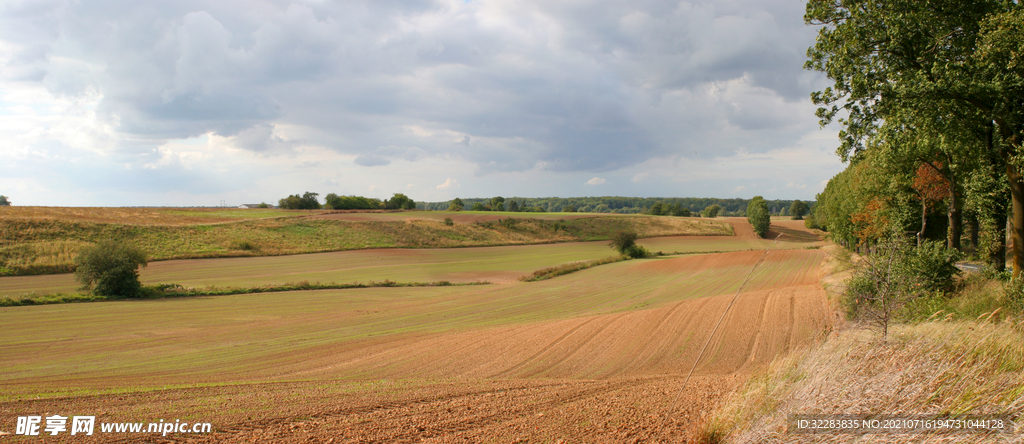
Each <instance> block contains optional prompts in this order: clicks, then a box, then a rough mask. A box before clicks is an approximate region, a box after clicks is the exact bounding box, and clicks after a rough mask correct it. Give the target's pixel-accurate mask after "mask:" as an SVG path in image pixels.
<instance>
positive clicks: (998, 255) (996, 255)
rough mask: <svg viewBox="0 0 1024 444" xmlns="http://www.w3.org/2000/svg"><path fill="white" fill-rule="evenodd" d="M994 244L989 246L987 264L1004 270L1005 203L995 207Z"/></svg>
mask: <svg viewBox="0 0 1024 444" xmlns="http://www.w3.org/2000/svg"><path fill="white" fill-rule="evenodd" d="M995 219H996V223H995V227H994V229H995V230H996V232H995V234H994V238H995V241H996V244H995V245H990V246H989V251H988V264H989V266H991V267H992V268H993V269H995V270H996V271H1004V270H1006V221H1007V217H1006V204H1003V205H1000V206H999V207H997V208H996V217H995Z"/></svg>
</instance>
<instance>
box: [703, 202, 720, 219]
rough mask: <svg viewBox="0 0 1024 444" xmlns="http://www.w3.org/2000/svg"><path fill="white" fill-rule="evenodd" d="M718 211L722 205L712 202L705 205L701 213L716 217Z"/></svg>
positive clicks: (705, 215)
mask: <svg viewBox="0 0 1024 444" xmlns="http://www.w3.org/2000/svg"><path fill="white" fill-rule="evenodd" d="M719 211H722V207H721V206H719V205H718V204H714V205H710V206H707V207H705V208H704V211H701V215H702V216H704V217H718V212H719Z"/></svg>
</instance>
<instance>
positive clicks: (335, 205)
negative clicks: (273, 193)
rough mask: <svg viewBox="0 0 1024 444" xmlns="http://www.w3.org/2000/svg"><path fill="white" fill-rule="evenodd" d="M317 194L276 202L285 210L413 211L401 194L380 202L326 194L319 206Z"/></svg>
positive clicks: (308, 193)
mask: <svg viewBox="0 0 1024 444" xmlns="http://www.w3.org/2000/svg"><path fill="white" fill-rule="evenodd" d="M317 196H319V194H318V193H312V192H309V191H307V192H305V193H303V194H302V195H301V196H300V195H298V194H292V195H291V196H288V197H286V198H283V199H281V200H279V201H278V206H279V207H281V208H284V209H287V210H319V209H325V210H414V209H416V202H414V201H413V200H412V199H410V198H409V196H406V195H405V194H402V193H395V195H394V196H392V197H391V199H386V200H383V201H382V200H380V199H375V198H367V197H363V196H339V195H337V194H334V193H330V194H328V195H327V196H326V197H325V198H324V203H323V204H322V205H321V204H320V200H319V199H318V198H317Z"/></svg>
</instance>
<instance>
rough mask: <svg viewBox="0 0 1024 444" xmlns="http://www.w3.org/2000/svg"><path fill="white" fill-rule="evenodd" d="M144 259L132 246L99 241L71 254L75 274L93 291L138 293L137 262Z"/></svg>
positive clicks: (135, 294)
mask: <svg viewBox="0 0 1024 444" xmlns="http://www.w3.org/2000/svg"><path fill="white" fill-rule="evenodd" d="M146 262H147V261H146V254H145V253H143V252H142V251H141V250H139V249H138V248H136V247H134V246H131V245H126V244H124V243H121V242H115V241H111V240H107V241H102V242H100V243H98V244H96V245H95V246H93V247H90V248H86V249H84V250H82V252H81V253H79V254H78V257H76V258H75V266H76V268H75V277H76V278H77V279H78V281H79V282H81V283H82V287H83V289H86V290H89V289H91V290H92V293H93V294H96V295H100V296H122V297H139V296H141V294H142V284H141V283H139V266H143V267H145V266H146Z"/></svg>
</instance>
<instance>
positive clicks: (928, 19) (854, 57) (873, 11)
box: [805, 0, 1024, 276]
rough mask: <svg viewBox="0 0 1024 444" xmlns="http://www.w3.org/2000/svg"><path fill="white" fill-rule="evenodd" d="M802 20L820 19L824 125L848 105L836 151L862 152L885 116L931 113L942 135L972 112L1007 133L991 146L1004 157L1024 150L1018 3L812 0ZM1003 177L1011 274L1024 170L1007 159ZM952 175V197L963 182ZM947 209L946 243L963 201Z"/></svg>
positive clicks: (815, 50) (1022, 225)
mask: <svg viewBox="0 0 1024 444" xmlns="http://www.w3.org/2000/svg"><path fill="white" fill-rule="evenodd" d="M805 21H806V22H807V23H809V24H817V25H822V26H823V27H822V29H821V30H819V33H818V38H817V41H816V43H815V45H814V46H813V47H812V48H811V49H809V50H808V56H809V57H810V60H809V61H808V62H807V65H806V66H807V67H808V68H811V69H815V70H819V71H822V72H824V73H826V75H828V77H829V78H830V79H832V80H833V81H834V83H833V85H832V86H830V87H828V88H826V89H825V90H823V91H819V92H816V93H814V94H812V100H813V101H814V102H815V103H816V104H818V105H822V107H821V108H819V109H818V111H817V115H818V117H819V118H820V119H821V122H822V124H827V123H830V122H832V121H833V120H835V119H836V116H837V115H839V114H840V112H845V113H846V117H845V118H842V119H839V123H840V124H841V125H842V127H843V129H842V131H841V132H840V139H841V141H842V144H841V146H840V148H839V150H838V154H839V155H840V156H841V157H842V158H843V160H844V161H845V160H848V159H850V158H852V157H856V156H857V154H858V153H859V152H860V151H862V150H864V148H865V145H864V142H865V141H866V140H868V139H870V138H871V137H872V136H873V135H874V134H875V133H877V132H878V129H879V127H880V125H882V124H883V123H882V122H884V124H885V125H889V124H890V123H891V122H899V121H901V120H903V121H909V122H913V123H914V124H916V125H920V124H921V123H922V122H927V121H929V120H932V121H936V122H939V128H940V129H943V131H940V132H939V133H938V134H945V131H944V127H945V126H947V125H950V124H951V123H952V122H954V121H955V120H956V119H961V120H971V119H969V118H968V116H969V115H971V114H972V113H973V114H975V115H978V116H980V118H982V119H984V121H985V122H986V123H987V124H983V125H971V126H973V127H975V128H978V127H982V128H983V127H985V126H988V125H991V127H992V128H993V130H994V133H995V134H997V135H998V136H999V139H1001V142H1002V143H996V144H994V146H997V147H998V148H997V150H998V152H999V156H998V157H1000V158H1002V159H1003V160H1009V159H1015V158H1019V156H1020V155H1021V154H1024V148H1022V144H1024V106H1021V103H1022V102H1024V87H1022V86H1024V39H1021V38H1020V36H1021V35H1024V5H1022V4H1021V3H1020V2H1016V1H1003V0H978V1H971V2H954V1H921V2H915V1H874V2H869V1H865V0H809V1H808V3H807V13H806V15H805ZM968 110H970V111H968ZM936 118H939V119H936ZM925 135H926V136H927V135H929V134H928V133H927V132H925ZM979 144H980V143H979ZM957 157H958V158H968V159H970V158H971V156H962V155H958V156H957ZM922 160H923V161H934V160H945V159H935V158H929V159H922ZM1005 175H1006V178H1007V181H1008V183H1009V188H1010V195H1011V197H1012V202H1013V217H1012V229H1011V236H1010V237H1011V238H1012V240H1013V249H1014V255H1013V256H1014V259H1013V262H1014V267H1013V268H1014V276H1019V275H1020V273H1021V271H1022V270H1024V180H1022V179H1024V177H1022V171H1021V169H1020V166H1019V165H1017V164H1015V163H1014V162H1006V168H1005ZM947 179H950V178H949V177H947ZM964 179H965V180H968V181H969V180H970V178H969V177H968V178H964ZM951 182H953V184H952V185H953V187H954V189H953V195H954V196H955V195H956V193H957V192H958V188H959V186H960V185H959V184H958V183H956V182H958V180H951ZM950 211H951V212H952V213H951V214H950V216H951V227H950V230H949V233H950V237H949V244H950V245H953V246H956V244H957V241H958V239H957V238H956V237H955V236H958V234H959V229H958V227H957V226H956V225H958V221H957V220H956V219H957V218H958V217H959V215H958V214H956V212H958V211H959V204H957V203H953V204H952V205H951V206H950Z"/></svg>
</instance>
